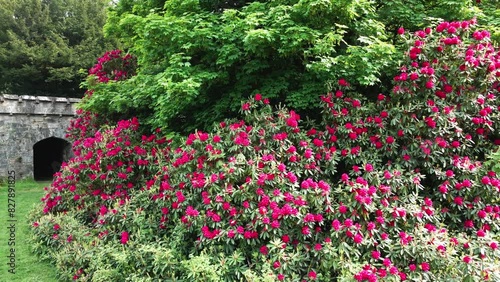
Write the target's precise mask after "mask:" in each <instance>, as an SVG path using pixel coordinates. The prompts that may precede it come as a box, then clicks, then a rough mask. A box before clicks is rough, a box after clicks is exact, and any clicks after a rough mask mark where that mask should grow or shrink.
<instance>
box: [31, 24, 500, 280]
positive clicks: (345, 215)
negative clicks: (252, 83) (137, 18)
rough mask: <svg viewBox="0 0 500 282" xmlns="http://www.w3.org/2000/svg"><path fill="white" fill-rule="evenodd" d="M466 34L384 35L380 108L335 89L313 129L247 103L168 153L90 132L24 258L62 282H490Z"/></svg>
mask: <svg viewBox="0 0 500 282" xmlns="http://www.w3.org/2000/svg"><path fill="white" fill-rule="evenodd" d="M474 24H475V23H474V21H465V22H452V23H441V24H439V25H438V26H437V27H435V28H432V29H431V28H429V29H425V30H422V31H417V32H415V33H413V34H408V33H406V32H405V31H404V29H400V31H398V33H399V34H400V36H402V38H405V39H406V40H408V42H409V43H410V49H409V52H408V57H407V58H406V59H405V65H404V66H403V67H402V68H401V72H400V73H399V74H398V75H397V76H396V77H395V79H394V80H395V83H394V84H395V86H394V89H393V92H392V93H390V94H387V95H384V94H380V95H379V96H378V99H377V101H369V100H367V99H365V98H363V96H361V95H359V94H357V93H354V92H352V90H351V89H350V86H349V83H348V82H347V81H345V80H339V82H338V86H339V89H338V90H337V91H336V92H334V93H329V94H327V95H324V96H322V97H321V103H322V105H323V116H324V118H323V124H322V126H321V127H320V128H307V129H306V128H304V127H302V126H301V118H300V116H299V115H298V114H297V113H295V112H294V111H292V110H287V109H285V108H278V109H277V110H275V111H273V109H272V108H271V106H270V105H269V101H268V100H267V99H265V98H263V97H262V95H260V94H257V95H256V96H255V97H253V98H252V99H250V100H249V101H246V102H244V103H243V104H242V114H243V119H242V120H225V121H223V122H221V123H220V124H219V125H218V126H217V127H216V129H215V130H214V131H213V132H209V133H208V132H200V131H198V132H195V133H193V134H191V135H189V136H188V137H187V138H185V139H184V142H183V144H182V145H181V146H178V147H175V148H174V147H172V148H170V147H169V145H168V144H169V143H168V142H167V141H166V140H165V139H161V138H159V137H156V135H151V136H139V134H138V133H137V130H138V127H139V124H138V121H137V120H136V119H132V120H129V121H121V122H119V123H118V124H117V125H116V126H115V127H104V128H102V129H100V130H99V131H96V133H95V134H94V136H93V137H87V138H84V139H83V140H82V141H80V142H77V143H78V146H75V148H77V149H76V152H75V155H76V157H75V159H73V160H72V161H71V162H69V163H68V164H66V165H64V166H63V170H62V172H61V173H60V174H58V175H57V176H56V179H55V180H54V183H53V184H52V185H51V187H49V188H48V193H47V195H46V196H45V197H44V198H43V209H41V210H38V211H34V213H33V215H32V217H31V218H32V220H33V221H34V225H33V232H34V241H35V242H36V246H37V250H38V251H39V252H48V255H49V256H52V257H54V258H55V259H56V261H57V264H58V268H59V270H60V272H61V275H62V276H63V277H64V278H65V279H74V280H78V281H125V280H127V279H128V280H130V281H139V280H140V281H144V279H146V281H155V280H162V281H163V280H189V281H239V280H249V281H314V280H317V281H339V280H350V281H352V280H355V281H378V280H389V281H405V280H410V281H450V280H466V281H467V280H468V281H475V280H491V281H497V280H499V279H500V269H499V268H498V261H499V259H500V253H499V250H498V240H499V238H498V235H497V234H498V231H499V230H498V228H499V226H498V224H499V217H500V206H499V205H498V195H499V192H500V179H499V178H498V176H497V174H496V173H495V172H494V171H490V170H489V169H488V166H486V165H483V163H482V162H483V161H484V160H485V159H486V156H488V155H490V154H491V153H492V152H493V151H494V150H496V148H498V146H497V145H499V141H498V136H497V135H496V134H497V133H496V132H497V130H498V110H499V104H498V100H497V99H496V96H497V95H498V94H499V92H500V84H499V83H500V57H499V54H500V53H499V51H498V49H495V47H494V46H492V45H491V44H490V43H489V41H488V33H487V32H486V31H472V27H473V26H474ZM78 132H85V130H80V131H78ZM77 135H78V134H77ZM83 135H85V134H83ZM83 135H81V136H83ZM68 254H72V255H68ZM148 279H149V280H148Z"/></svg>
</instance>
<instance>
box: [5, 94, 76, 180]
mask: <svg viewBox="0 0 500 282" xmlns="http://www.w3.org/2000/svg"><path fill="white" fill-rule="evenodd" d="M79 101H80V99H75V98H61V97H45V96H27V95H24V96H18V95H8V94H3V95H2V94H0V179H3V178H6V177H7V172H8V171H11V170H14V171H15V172H16V178H35V179H47V178H50V177H51V176H52V174H53V173H54V171H55V170H58V169H59V166H60V164H61V162H62V161H65V160H67V158H68V157H69V154H70V152H71V146H70V144H69V142H68V141H66V140H65V139H64V138H65V133H66V128H67V127H68V126H69V122H70V120H71V119H72V118H73V117H74V116H75V112H76V108H75V104H76V103H78V102H79Z"/></svg>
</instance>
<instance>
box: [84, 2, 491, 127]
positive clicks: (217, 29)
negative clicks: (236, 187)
mask: <svg viewBox="0 0 500 282" xmlns="http://www.w3.org/2000/svg"><path fill="white" fill-rule="evenodd" d="M494 5H495V4H494V1H483V2H482V3H481V4H477V3H476V2H475V1H469V0H448V1H424V0H420V1H411V2H408V1H359V0H341V1H340V0H339V1H330V0H301V1H298V0H288V1H242V0H240V1H218V0H217V1H215V0H204V1H198V0H189V1H178V0H169V1H130V0H122V1H119V2H118V4H117V7H116V8H115V9H114V10H113V11H112V12H111V13H110V15H109V19H108V22H107V24H106V30H107V32H108V33H109V34H113V35H115V36H116V37H118V38H120V39H121V40H122V41H123V42H124V44H125V46H127V47H129V48H130V52H131V53H133V54H134V55H136V56H137V57H138V65H139V71H138V75H137V77H135V78H133V79H131V80H128V81H126V82H123V83H117V84H107V85H100V86H99V87H97V88H96V89H95V94H96V95H95V96H94V99H91V100H89V102H88V103H87V104H86V105H85V107H86V108H87V109H91V110H93V111H95V112H102V113H118V114H120V116H128V117H131V116H134V115H137V113H140V112H142V113H147V114H146V116H144V117H142V119H141V120H143V121H144V122H145V123H146V124H147V125H149V126H151V127H152V128H156V127H162V128H168V129H169V130H175V131H179V132H184V133H187V132H190V131H191V130H194V129H196V128H197V129H208V128H210V126H211V125H212V123H213V122H216V121H218V120H220V119H221V118H223V117H231V116H234V115H235V114H236V112H237V106H236V105H237V104H238V101H240V100H241V99H244V98H246V97H249V96H251V95H253V94H255V93H259V92H260V93H266V95H268V97H269V98H270V99H271V100H273V101H275V102H284V103H286V105H288V106H290V107H293V108H294V109H295V110H297V111H299V112H300V113H302V114H307V116H309V117H312V118H317V117H318V113H319V109H318V108H317V103H316V101H317V99H318V95H320V94H321V93H325V92H327V91H330V90H331V88H332V87H331V83H332V82H334V81H336V80H337V79H338V78H339V77H344V78H346V79H348V80H349V81H351V83H352V84H353V85H354V86H357V88H358V89H359V90H360V92H362V93H365V95H369V94H366V93H377V92H379V91H386V90H388V89H390V87H391V85H390V80H391V78H392V75H393V74H394V70H395V69H396V68H395V66H397V65H398V58H400V57H401V54H402V52H403V49H402V48H401V47H400V46H402V45H401V44H400V42H398V41H397V30H398V28H399V27H400V26H404V27H405V28H407V29H408V30H417V29H418V28H421V27H422V26H425V25H426V24H428V23H429V22H436V21H437V18H443V19H445V20H461V19H469V18H472V17H474V16H478V17H479V20H484V23H485V24H486V23H491V24H492V26H493V27H494V26H497V27H498V26H499V22H498V20H497V19H496V18H495V15H496V14H495V13H498V8H497V7H496V6H494ZM483 7H484V10H483ZM491 30H495V29H494V28H492V29H491Z"/></svg>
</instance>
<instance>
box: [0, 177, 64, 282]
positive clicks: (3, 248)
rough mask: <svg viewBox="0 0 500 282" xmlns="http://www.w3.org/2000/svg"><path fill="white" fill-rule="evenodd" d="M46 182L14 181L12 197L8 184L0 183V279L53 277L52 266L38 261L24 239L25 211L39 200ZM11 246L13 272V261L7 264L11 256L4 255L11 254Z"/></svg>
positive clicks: (26, 281) (39, 281)
mask: <svg viewBox="0 0 500 282" xmlns="http://www.w3.org/2000/svg"><path fill="white" fill-rule="evenodd" d="M48 185H50V183H49V182H35V181H32V180H31V181H28V180H23V181H16V183H15V187H14V188H15V197H11V196H12V194H11V195H9V193H8V190H9V189H8V188H12V186H11V185H8V183H0V226H1V229H0V254H1V255H0V282H4V281H5V282H17V281H20V282H21V281H22V282H30V281H33V282H35V281H36V282H53V281H57V278H56V271H55V267H54V266H52V265H51V264H49V263H48V262H45V261H40V260H39V258H38V257H37V256H36V255H34V254H33V253H32V252H31V247H30V245H29V244H28V243H27V239H28V238H29V236H30V234H29V232H30V230H29V229H30V223H29V222H27V215H28V213H29V211H30V210H31V209H32V208H33V206H34V205H35V204H36V203H39V202H40V198H42V197H43V195H44V194H45V191H44V190H43V187H45V186H48ZM13 200H14V201H13ZM13 204H15V210H13V208H14V206H13ZM9 208H10V210H9ZM11 215H13V216H14V217H11ZM12 227H15V228H12ZM13 242H15V246H14V245H13V244H14V243H13ZM9 244H10V245H9ZM12 249H15V252H14V254H15V268H14V270H15V273H12V272H13V271H12V269H13V267H12V266H13V265H9V263H10V261H11V258H9V257H8V256H11V251H12ZM9 270H11V271H10V272H9Z"/></svg>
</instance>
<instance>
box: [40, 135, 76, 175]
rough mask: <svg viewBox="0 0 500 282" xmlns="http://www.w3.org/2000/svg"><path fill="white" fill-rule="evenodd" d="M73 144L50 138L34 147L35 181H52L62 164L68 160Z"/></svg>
mask: <svg viewBox="0 0 500 282" xmlns="http://www.w3.org/2000/svg"><path fill="white" fill-rule="evenodd" d="M70 150H71V144H70V143H69V142H68V141H66V140H64V139H61V138H57V137H49V138H46V139H43V140H40V141H38V142H36V143H35V145H33V177H34V178H35V180H37V181H40V180H52V177H53V175H54V173H56V172H58V171H59V169H60V168H61V164H62V163H63V162H65V161H67V160H68V158H69V156H68V152H69V151H70Z"/></svg>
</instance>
